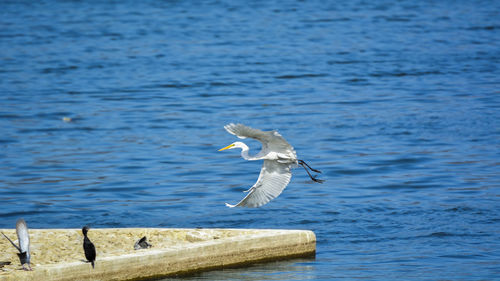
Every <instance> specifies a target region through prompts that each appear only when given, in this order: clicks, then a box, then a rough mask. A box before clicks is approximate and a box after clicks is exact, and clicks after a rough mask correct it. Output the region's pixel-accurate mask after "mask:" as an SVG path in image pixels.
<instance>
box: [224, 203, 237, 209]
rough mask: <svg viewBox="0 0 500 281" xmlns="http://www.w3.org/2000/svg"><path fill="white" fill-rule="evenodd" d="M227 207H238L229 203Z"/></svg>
mask: <svg viewBox="0 0 500 281" xmlns="http://www.w3.org/2000/svg"><path fill="white" fill-rule="evenodd" d="M226 206H227V207H229V208H234V207H236V205H231V204H229V203H226Z"/></svg>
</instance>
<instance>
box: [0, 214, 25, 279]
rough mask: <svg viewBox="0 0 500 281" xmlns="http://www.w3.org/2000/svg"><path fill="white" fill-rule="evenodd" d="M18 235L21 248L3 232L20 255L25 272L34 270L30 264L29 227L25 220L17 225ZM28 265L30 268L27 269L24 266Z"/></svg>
mask: <svg viewBox="0 0 500 281" xmlns="http://www.w3.org/2000/svg"><path fill="white" fill-rule="evenodd" d="M16 233H17V239H18V240H19V247H18V246H17V245H16V244H14V242H12V240H10V238H9V237H7V235H5V233H3V232H2V234H3V236H4V237H5V238H7V240H9V242H10V243H11V244H12V246H14V247H15V248H16V249H17V250H18V251H19V253H18V254H17V255H18V256H19V260H20V261H21V265H22V266H23V269H24V270H32V269H31V264H30V257H31V255H30V236H29V234H28V226H27V225H26V222H25V221H24V219H19V220H18V221H17V223H16ZM25 264H28V268H26V267H25V266H24V265H25Z"/></svg>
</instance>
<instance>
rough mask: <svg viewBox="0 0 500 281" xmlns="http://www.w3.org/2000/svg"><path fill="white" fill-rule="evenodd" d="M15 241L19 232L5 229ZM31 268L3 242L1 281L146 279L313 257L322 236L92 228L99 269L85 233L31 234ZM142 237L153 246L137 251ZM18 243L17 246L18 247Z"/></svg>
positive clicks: (291, 232)
mask: <svg viewBox="0 0 500 281" xmlns="http://www.w3.org/2000/svg"><path fill="white" fill-rule="evenodd" d="M0 231H3V232H4V233H5V234H6V235H7V236H9V237H11V239H13V240H17V237H16V235H15V230H13V229H0ZM29 231H30V239H31V253H32V254H31V255H32V256H31V265H32V268H33V271H30V272H28V271H23V270H20V269H21V265H20V264H19V259H18V257H17V255H16V249H14V247H12V245H10V243H9V242H8V241H7V240H6V239H5V238H3V236H2V237H0V253H1V254H0V262H4V261H10V262H11V264H10V265H6V266H4V267H2V268H0V281H7V280H9V281H11V280H12V281H14V280H16V281H23V280H120V281H122V280H141V279H146V280H147V279H149V278H160V277H167V276H175V275H181V274H190V273H195V272H201V271H206V270H213V269H222V268H224V267H231V266H240V265H245V264H252V263H255V262H262V261H272V260H279V259H286V258H293V257H307V256H313V255H314V254H315V251H316V236H315V235H314V233H313V232H312V231H308V230H267V229H266V230H264V229H167V228H109V229H102V228H100V229H90V231H89V234H88V236H89V238H90V240H92V242H93V243H94V244H95V246H96V250H97V260H96V265H95V269H92V266H91V265H90V264H89V263H86V262H85V256H84V253H83V248H82V243H83V235H82V233H81V230H80V229H30V230H29ZM142 236H147V238H148V242H150V243H151V244H152V245H153V247H152V248H150V249H141V250H134V249H133V248H134V247H133V246H134V243H135V241H137V240H138V239H139V238H141V237H142ZM16 243H17V242H16Z"/></svg>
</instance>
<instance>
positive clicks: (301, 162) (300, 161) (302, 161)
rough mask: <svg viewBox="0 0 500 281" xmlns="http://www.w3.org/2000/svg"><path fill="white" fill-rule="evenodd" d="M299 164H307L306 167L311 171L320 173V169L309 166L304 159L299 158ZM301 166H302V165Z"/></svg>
mask: <svg viewBox="0 0 500 281" xmlns="http://www.w3.org/2000/svg"><path fill="white" fill-rule="evenodd" d="M299 164H301V165H302V164H304V165H306V166H307V168H309V169H311V171H313V172H315V173H320V174H321V171H320V170H316V169H313V168H311V166H309V165H308V164H307V163H306V161H304V160H299ZM302 167H303V166H302Z"/></svg>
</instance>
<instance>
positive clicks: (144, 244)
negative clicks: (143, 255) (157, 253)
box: [134, 236, 153, 250]
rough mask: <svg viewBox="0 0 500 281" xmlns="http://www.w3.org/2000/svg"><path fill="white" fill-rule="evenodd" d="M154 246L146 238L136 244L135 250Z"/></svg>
mask: <svg viewBox="0 0 500 281" xmlns="http://www.w3.org/2000/svg"><path fill="white" fill-rule="evenodd" d="M152 246H153V245H151V244H149V243H148V241H147V238H146V236H144V237H142V238H141V239H139V240H137V242H135V244H134V250H139V249H147V248H151V247H152Z"/></svg>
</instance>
